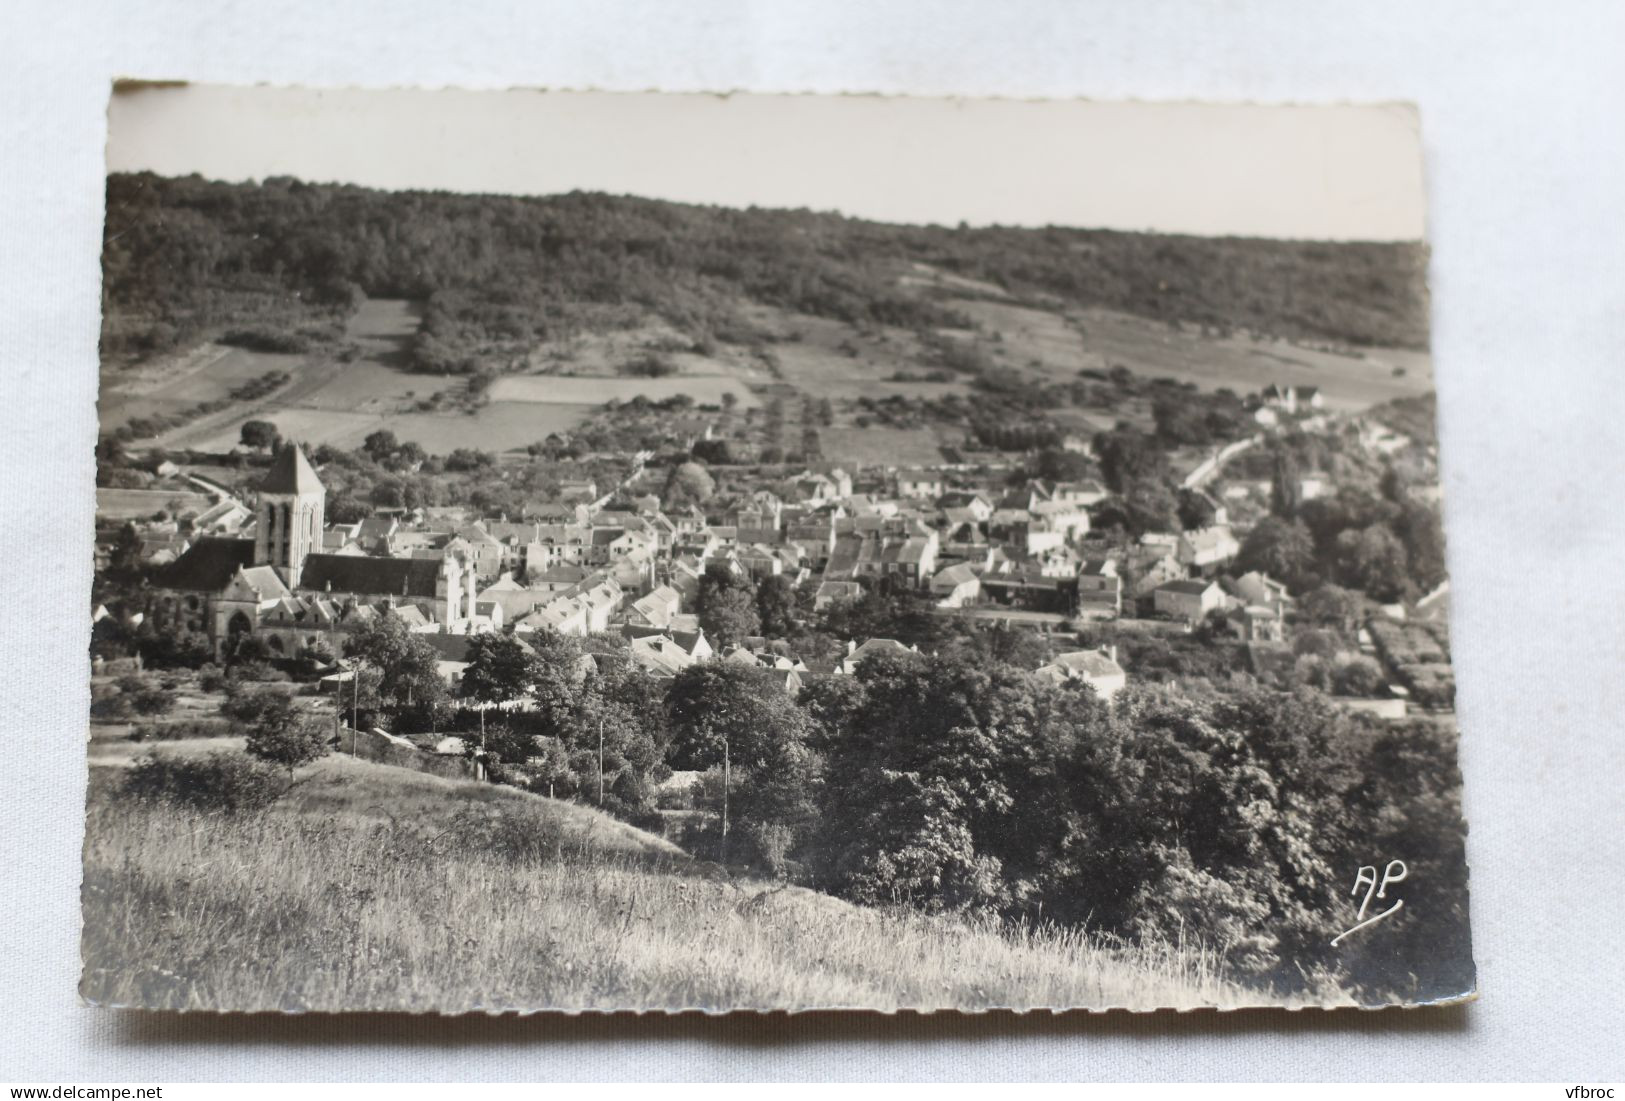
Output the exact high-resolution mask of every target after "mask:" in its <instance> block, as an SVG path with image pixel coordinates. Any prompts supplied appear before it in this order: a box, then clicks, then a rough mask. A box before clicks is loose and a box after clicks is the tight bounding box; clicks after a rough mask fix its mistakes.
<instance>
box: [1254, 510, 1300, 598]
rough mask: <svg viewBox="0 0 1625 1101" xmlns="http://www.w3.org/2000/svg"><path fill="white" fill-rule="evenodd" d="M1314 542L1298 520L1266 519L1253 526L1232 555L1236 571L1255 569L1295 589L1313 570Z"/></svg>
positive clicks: (1270, 517)
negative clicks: (1239, 550) (1239, 547)
mask: <svg viewBox="0 0 1625 1101" xmlns="http://www.w3.org/2000/svg"><path fill="white" fill-rule="evenodd" d="M1314 565H1315V541H1314V538H1313V537H1312V536H1311V535H1310V534H1309V529H1308V527H1306V526H1305V525H1304V524H1303V523H1302V522H1301V521H1298V520H1286V519H1282V518H1281V517H1279V516H1266V517H1264V519H1262V520H1260V521H1259V522H1258V523H1257V524H1256V525H1254V526H1253V530H1252V531H1250V532H1248V533H1247V538H1246V539H1245V540H1244V541H1243V542H1242V544H1241V552H1240V553H1239V554H1238V555H1237V556H1236V570H1237V571H1238V572H1240V573H1247V572H1249V571H1251V570H1258V571H1259V572H1261V573H1266V574H1269V575H1270V576H1271V577H1273V578H1274V579H1275V580H1277V581H1280V582H1283V583H1285V584H1286V585H1288V586H1289V587H1291V588H1294V589H1296V588H1298V587H1299V586H1300V585H1301V584H1302V583H1303V581H1304V580H1305V578H1307V577H1308V576H1309V575H1310V574H1311V572H1312V571H1313V569H1314Z"/></svg>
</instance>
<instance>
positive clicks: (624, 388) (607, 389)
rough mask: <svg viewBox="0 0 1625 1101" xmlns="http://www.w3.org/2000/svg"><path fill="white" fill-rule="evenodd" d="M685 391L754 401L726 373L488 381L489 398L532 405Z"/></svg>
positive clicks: (698, 397)
mask: <svg viewBox="0 0 1625 1101" xmlns="http://www.w3.org/2000/svg"><path fill="white" fill-rule="evenodd" d="M678 394H687V395H688V396H689V397H691V398H693V399H694V400H695V402H696V403H698V404H700V405H717V404H720V403H721V401H722V395H723V394H732V395H733V396H734V397H735V398H737V399H738V400H739V406H740V408H749V407H751V406H753V405H755V404H757V402H756V397H755V395H753V394H752V393H751V392H750V389H749V388H748V387H746V386H745V385H744V384H743V383H741V382H740V381H739V380H738V379H736V378H731V377H728V376H726V375H710V376H701V375H668V376H666V377H665V378H587V377H581V376H561V375H509V376H506V377H504V378H499V379H497V380H496V381H495V382H493V383H492V384H491V390H490V395H491V402H492V403H493V404H495V403H498V402H513V403H526V404H536V405H589V406H596V405H602V404H604V403H605V402H606V401H610V400H617V401H630V400H631V399H632V398H635V397H638V396H640V395H641V396H643V397H645V398H647V399H649V400H650V401H663V400H665V399H666V398H670V397H675V396H676V395H678Z"/></svg>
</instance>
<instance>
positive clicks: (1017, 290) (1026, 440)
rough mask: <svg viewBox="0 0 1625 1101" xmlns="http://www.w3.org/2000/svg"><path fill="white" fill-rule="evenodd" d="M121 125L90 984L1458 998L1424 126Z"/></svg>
mask: <svg viewBox="0 0 1625 1101" xmlns="http://www.w3.org/2000/svg"><path fill="white" fill-rule="evenodd" d="M109 118H110V135H109V149H108V157H109V175H108V178H107V204H106V225H105V232H104V236H103V253H102V273H103V283H102V296H103V297H102V308H103V318H102V329H101V340H100V365H99V371H100V397H99V409H98V412H99V422H100V435H99V440H98V442H97V445H96V447H97V450H96V487H95V494H96V508H95V517H96V522H95V549H94V576H93V581H92V591H91V609H90V611H91V628H90V654H89V659H88V665H89V670H90V674H89V675H90V694H89V695H90V702H89V727H88V742H87V745H88V763H89V780H88V794H87V817H86V829H85V844H84V868H83V888H82V892H83V895H82V897H83V917H84V931H83V941H82V951H83V968H84V969H83V975H82V980H81V986H80V994H81V996H82V998H83V999H84V1000H85V1001H86V1002H88V1003H90V1004H92V1005H96V1006H108V1007H123V1008H144V1009H164V1010H220V1011H289V1012H299V1011H346V1010H402V1011H419V1012H438V1013H448V1014H449V1013H467V1012H501V1011H520V1010H566V1011H569V1010H584V1009H588V1010H667V1011H681V1010H705V1011H713V1012H719V1011H728V1010H788V1011H797V1010H811V1009H867V1010H881V1011H895V1010H925V1011H929V1010H936V1009H952V1010H961V1011H982V1010H990V1009H1013V1010H1029V1009H1054V1010H1059V1009H1071V1008H1086V1009H1095V1010H1105V1009H1113V1008H1130V1009H1138V1010H1148V1009H1155V1008H1179V1009H1191V1008H1198V1007H1219V1008H1237V1007H1256V1006H1283V1007H1305V1006H1324V1007H1334V1006H1363V1007H1376V1006H1385V1005H1408V1006H1416V1005H1427V1004H1443V1003H1450V1002H1457V1001H1461V1000H1465V999H1469V998H1471V997H1473V996H1474V991H1475V978H1474V968H1473V962H1472V955H1471V946H1470V937H1469V932H1468V899H1467V861H1466V827H1465V824H1464V823H1463V821H1462V817H1461V809H1460V808H1461V792H1460V784H1461V780H1460V774H1459V772H1458V770H1457V764H1456V757H1457V726H1456V721H1455V713H1454V679H1453V674H1452V670H1451V664H1450V634H1449V607H1450V594H1449V584H1448V581H1447V578H1446V559H1445V540H1444V532H1443V525H1442V519H1441V517H1442V508H1441V496H1440V483H1441V479H1440V472H1439V461H1440V456H1439V446H1438V437H1437V433H1436V428H1435V403H1434V390H1433V387H1434V379H1433V368H1432V363H1431V360H1430V358H1429V351H1428V333H1429V326H1428V295H1427V285H1426V277H1427V265H1428V249H1427V245H1426V234H1425V219H1424V217H1423V210H1424V203H1423V196H1422V181H1421V154H1420V138H1419V122H1418V120H1417V118H1416V115H1415V113H1414V112H1412V111H1410V110H1408V109H1405V108H1396V107H1393V106H1380V107H1370V108H1357V107H1318V108H1317V107H1306V108H1291V107H1261V106H1248V107H1240V106H1238V107H1225V108H1219V107H1211V106H1203V105H1197V104H1184V105H1168V106H1161V107H1158V106H1155V105H1145V104H1117V105H1114V104H1094V103H1083V102H1077V103H1039V102H1032V103H1026V102H1014V101H985V102H978V101H954V102H950V101H934V100H898V99H885V98H880V97H872V98H864V97H830V98H828V99H820V98H818V97H796V96H781V97H772V96H760V97H755V96H731V97H705V96H669V95H660V94H654V93H645V94H638V95H631V94H623V95H615V94H608V93H575V94H570V93H540V92H487V93H468V92H456V91H442V92H382V91H377V92H365V91H342V92H341V91H334V92H310V91H303V90H299V89H271V88H255V89H248V88H224V87H208V86H196V87H189V86H184V85H142V84H125V85H121V86H120V87H119V88H118V89H116V90H115V94H114V96H113V103H112V109H111V111H110V116H109ZM86 369H87V370H88V369H89V366H88V364H87V368H86ZM88 551H89V548H86V552H87V555H88ZM87 564H88V563H87Z"/></svg>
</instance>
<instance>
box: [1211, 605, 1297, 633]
mask: <svg viewBox="0 0 1625 1101" xmlns="http://www.w3.org/2000/svg"><path fill="white" fill-rule="evenodd" d="M1225 622H1227V623H1228V624H1229V625H1230V629H1231V630H1232V631H1233V632H1235V635H1236V637H1237V638H1238V639H1240V640H1241V641H1242V642H1280V641H1281V640H1282V639H1283V638H1285V637H1286V623H1285V620H1284V619H1283V617H1282V615H1281V610H1280V608H1278V607H1271V606H1268V605H1264V604H1246V605H1242V606H1241V607H1238V608H1232V609H1231V610H1230V611H1229V612H1228V613H1226V616H1225Z"/></svg>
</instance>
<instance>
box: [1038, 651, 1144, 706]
mask: <svg viewBox="0 0 1625 1101" xmlns="http://www.w3.org/2000/svg"><path fill="white" fill-rule="evenodd" d="M1038 675H1039V676H1041V677H1043V678H1045V679H1046V680H1049V681H1051V682H1053V683H1055V684H1065V683H1068V682H1070V681H1079V682H1082V683H1084V684H1087V685H1089V686H1090V687H1091V688H1093V689H1094V690H1095V695H1097V696H1099V697H1100V698H1101V699H1103V700H1105V701H1106V702H1107V703H1110V702H1111V699H1112V697H1113V696H1115V695H1117V693H1118V692H1121V691H1122V690H1123V689H1124V688H1125V687H1126V686H1127V685H1128V674H1127V673H1125V672H1124V671H1123V667H1122V666H1121V665H1119V664H1117V650H1116V647H1112V648H1111V649H1110V650H1107V649H1100V650H1073V651H1070V652H1068V653H1065V654H1056V655H1055V658H1054V660H1052V661H1051V662H1049V664H1047V665H1041V666H1039V667H1038Z"/></svg>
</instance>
